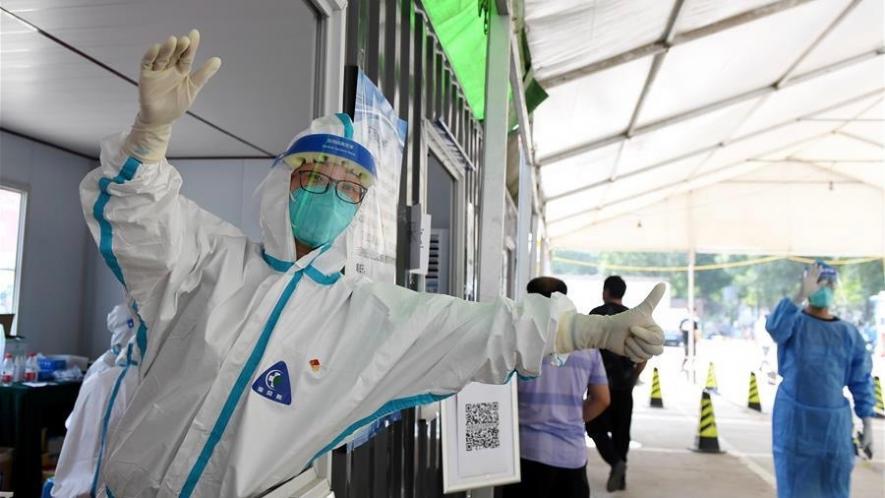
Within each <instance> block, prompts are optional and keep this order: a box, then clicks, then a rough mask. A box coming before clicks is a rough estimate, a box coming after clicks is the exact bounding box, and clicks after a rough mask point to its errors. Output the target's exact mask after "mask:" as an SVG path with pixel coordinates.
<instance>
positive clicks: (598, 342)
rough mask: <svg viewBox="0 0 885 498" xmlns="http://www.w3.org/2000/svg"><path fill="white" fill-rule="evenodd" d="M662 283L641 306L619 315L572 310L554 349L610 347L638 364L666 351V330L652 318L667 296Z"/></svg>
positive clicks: (559, 331) (564, 321)
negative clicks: (663, 298) (662, 298)
mask: <svg viewBox="0 0 885 498" xmlns="http://www.w3.org/2000/svg"><path fill="white" fill-rule="evenodd" d="M666 289H667V287H666V285H664V284H663V283H659V284H658V285H656V286H655V288H654V289H652V291H651V293H649V295H648V297H646V298H645V301H643V302H642V304H640V305H639V306H637V307H635V308H633V309H631V310H627V311H625V312H623V313H618V314H617V315H611V316H603V315H581V314H577V313H575V312H569V313H568V314H567V315H565V316H563V317H561V319H560V324H559V328H558V329H557V332H556V342H555V352H556V353H560V354H565V353H570V352H572V351H575V350H578V349H607V350H609V351H611V352H613V353H617V354H619V355H622V356H626V357H628V358H630V359H631V360H633V361H634V362H636V363H639V362H642V361H645V360H647V359H649V358H651V357H652V356H654V355H659V354H661V353H663V352H664V331H663V330H661V327H659V326H658V324H656V323H655V322H654V320H653V319H652V317H651V314H652V311H654V309H655V306H657V305H658V301H660V300H661V297H662V296H663V295H664V291H665V290H666Z"/></svg>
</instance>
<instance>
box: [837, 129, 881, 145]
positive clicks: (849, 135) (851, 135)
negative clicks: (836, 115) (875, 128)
mask: <svg viewBox="0 0 885 498" xmlns="http://www.w3.org/2000/svg"><path fill="white" fill-rule="evenodd" d="M835 134H837V135H842V136H843V137H847V138H850V139H852V140H857V141H858V142H863V143H865V144H867V145H872V146H873V147H878V148H880V149H885V144H883V143H880V142H877V141H875V140H872V139H869V138H866V137H862V136H860V135H855V134H854V133H849V132H847V131H842V130H839V131H837V132H835Z"/></svg>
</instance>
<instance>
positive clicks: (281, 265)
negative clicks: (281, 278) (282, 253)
mask: <svg viewBox="0 0 885 498" xmlns="http://www.w3.org/2000/svg"><path fill="white" fill-rule="evenodd" d="M261 257H262V258H264V262H265V263H267V264H268V266H270V267H271V268H273V269H274V270H276V271H278V272H280V273H286V272H287V271H289V268H292V265H294V264H295V263H292V262H290V261H283V260H282V259H277V258H275V257H273V256H271V255H270V254H268V253H266V252H264V249H261Z"/></svg>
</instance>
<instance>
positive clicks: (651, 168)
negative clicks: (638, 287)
mask: <svg viewBox="0 0 885 498" xmlns="http://www.w3.org/2000/svg"><path fill="white" fill-rule="evenodd" d="M883 92H885V88H879V89H877V90H873V91H872V92H867V93H864V94H862V95H858V96H856V97H852V98H850V99H846V100H843V101H840V102H838V103H836V104H832V105H828V106H826V107H824V108H823V109H818V110H816V111H814V112H811V113H809V114H808V116H814V115H815V114H820V113H822V112H829V111H831V110H833V109H838V108H840V107H844V106H846V105H850V104H853V103H855V102H859V101H862V100H866V99H868V98H870V97H873V96H875V95H878V94H880V93H883ZM803 119H804V118H797V119H791V120H789V121H784V122H781V123H778V124H776V125H772V126H769V127H767V128H763V129H761V130H758V131H754V132H752V133H748V134H746V135H743V136H740V137H737V138H735V139H733V140H729V141H728V142H721V143H718V144H713V145H708V146H706V147H702V148H699V149H695V150H693V151H691V152H688V153H686V154H682V155H680V156H677V157H674V158H672V159H667V160H666V161H661V162H659V163H655V164H652V165H649V166H646V167H644V168H640V169H637V170H634V171H631V172H629V173H627V174H625V175H623V176H621V177H620V179H621V180H624V179H627V178H631V177H634V176H638V175H641V174H644V173H648V172H650V171H654V170H657V169H660V168H664V167H666V166H669V165H670V164H673V163H676V162H679V161H683V160H685V159H688V158H690V157H692V156H697V155H701V154H704V153H709V152H712V151H715V150H716V149H719V148H722V147H725V146H726V145H730V144H733V143H736V142H742V141H744V140H748V139H751V138H753V137H756V136H759V135H762V134H765V133H768V132H771V131H774V130H776V129H778V128H782V127H784V126H788V125H791V124H793V123H796V122H798V121H802V120H803ZM845 121H847V120H841V121H840V122H845ZM609 183H612V181H611V180H610V179H606V180H602V181H598V182H595V183H591V184H588V185H584V186H581V187H578V188H575V189H572V190H569V191H566V192H562V193H560V194H556V195H551V196H549V197H547V202H548V203H549V202H553V201H555V200H558V199H562V198H564V197H568V196H571V195H574V194H578V193H581V192H584V191H587V190H590V189H593V188H596V187H600V186H602V185H606V184H609Z"/></svg>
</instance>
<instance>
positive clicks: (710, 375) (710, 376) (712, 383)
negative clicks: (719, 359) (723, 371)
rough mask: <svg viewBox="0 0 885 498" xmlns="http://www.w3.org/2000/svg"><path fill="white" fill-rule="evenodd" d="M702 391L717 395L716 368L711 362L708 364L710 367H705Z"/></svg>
mask: <svg viewBox="0 0 885 498" xmlns="http://www.w3.org/2000/svg"><path fill="white" fill-rule="evenodd" d="M704 390H705V391H709V392H711V393H714V394H719V387H718V386H717V385H716V367H714V366H713V362H712V361H711V362H710V366H709V367H707V383H706V384H704Z"/></svg>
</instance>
